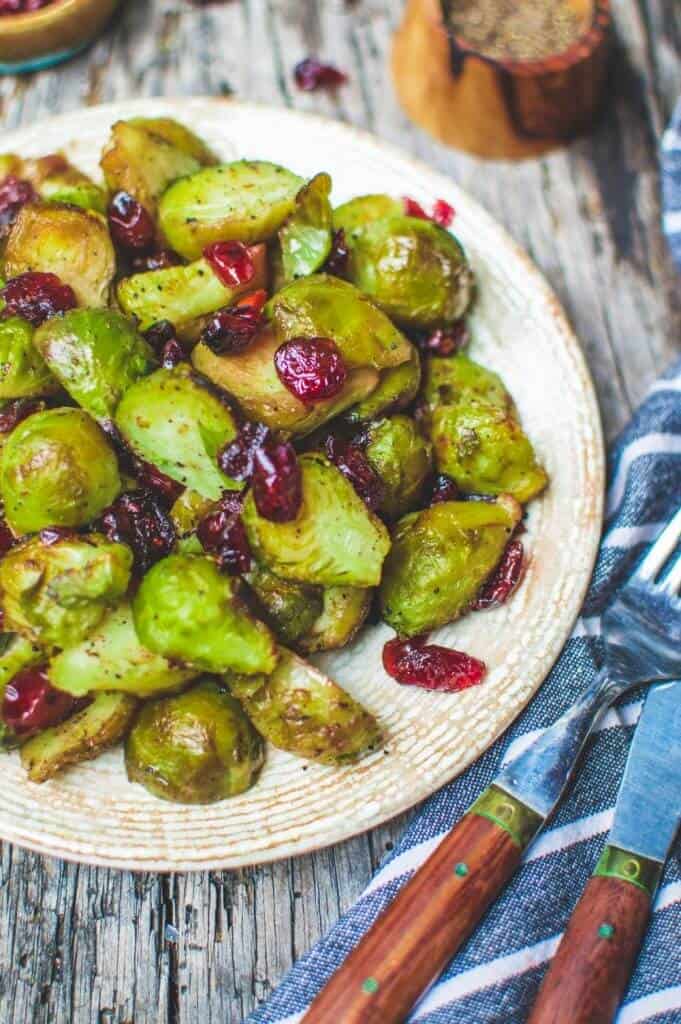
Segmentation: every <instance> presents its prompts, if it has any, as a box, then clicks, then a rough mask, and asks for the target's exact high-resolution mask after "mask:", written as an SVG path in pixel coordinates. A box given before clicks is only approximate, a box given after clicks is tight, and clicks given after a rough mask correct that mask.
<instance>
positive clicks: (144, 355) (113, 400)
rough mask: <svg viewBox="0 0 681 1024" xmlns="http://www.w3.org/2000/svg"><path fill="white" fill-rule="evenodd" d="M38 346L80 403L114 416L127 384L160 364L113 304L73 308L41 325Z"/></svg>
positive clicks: (94, 413) (97, 413)
mask: <svg viewBox="0 0 681 1024" xmlns="http://www.w3.org/2000/svg"><path fill="white" fill-rule="evenodd" d="M33 343H34V345H35V348H36V349H37V350H38V352H39V353H40V355H41V356H42V357H43V359H44V360H45V362H46V364H47V366H48V367H49V369H50V370H51V371H52V373H53V374H54V376H55V377H56V378H57V379H58V380H59V381H60V382H61V384H62V386H63V387H64V388H65V389H66V391H68V393H69V394H70V395H71V398H73V399H75V401H76V402H78V404H79V405H80V406H81V407H82V408H83V409H85V411H86V412H89V413H90V415H91V416H94V417H95V418H96V419H100V420H102V419H110V418H111V417H112V416H113V414H114V411H115V409H116V406H117V405H118V403H119V402H120V400H121V398H122V397H123V395H124V394H125V392H126V391H127V389H128V388H129V387H130V386H131V385H132V384H134V383H135V381H136V380H138V379H139V378H140V377H144V376H145V375H146V374H148V373H151V371H152V370H153V369H155V367H156V366H157V362H156V359H155V357H154V352H153V349H152V348H151V346H150V345H148V344H147V342H146V341H145V340H144V338H142V337H141V335H140V334H138V332H137V330H136V329H135V327H134V326H133V325H132V324H131V323H130V321H129V320H126V319H125V317H123V316H121V314H120V313H115V312H114V311H113V310H111V309H72V310H69V312H68V313H64V315H63V316H58V317H51V318H50V319H49V320H46V321H45V323H44V324H43V325H42V326H41V327H39V328H38V330H37V331H36V333H35V337H34V339H33Z"/></svg>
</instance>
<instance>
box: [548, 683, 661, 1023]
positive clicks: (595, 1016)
mask: <svg viewBox="0 0 681 1024" xmlns="http://www.w3.org/2000/svg"><path fill="white" fill-rule="evenodd" d="M680 821H681V682H671V683H660V684H659V685H657V686H655V687H653V688H652V690H651V691H650V693H649V695H648V698H647V700H646V702H645V705H644V708H643V713H642V715H641V719H640V722H639V724H638V728H637V729H636V733H635V735H634V739H633V742H632V744H631V749H630V752H629V757H628V759H627V764H626V768H625V771H624V778H623V780H622V785H621V788H620V792H619V797H618V799H617V806H616V808H615V821H614V824H613V828H612V831H611V833H610V836H609V838H608V842H607V845H606V846H605V849H604V850H603V853H602V854H601V856H600V859H599V861H598V864H597V865H596V869H595V871H594V873H593V875H592V877H591V879H590V880H589V882H588V883H587V886H586V888H585V889H584V892H583V894H582V897H581V899H580V900H579V903H578V904H577V906H576V908H575V911H574V913H573V915H572V917H571V918H570V921H569V924H568V927H567V929H566V931H565V934H564V936H563V939H562V941H561V943H560V946H559V947H558V950H557V952H556V955H555V957H554V959H553V962H552V964H551V966H550V968H549V971H548V973H547V975H546V977H545V978H544V982H543V984H542V987H541V989H540V992H539V996H538V998H537V1002H536V1003H535V1005H534V1009H533V1011H532V1013H531V1015H530V1018H529V1021H528V1024H610V1022H611V1021H612V1020H613V1019H614V1016H615V1014H616V1012H617V1007H618V1006H619V1003H620V1002H621V999H622V996H623V995H624V992H625V989H626V987H627V982H628V980H629V977H630V975H631V972H632V970H633V968H634V963H635V961H636V956H637V953H638V950H639V947H640V945H641V942H642V940H643V936H644V934H645V931H646V927H647V924H648V919H649V916H650V909H651V904H652V900H653V897H654V895H655V890H656V889H657V885H658V882H659V880H660V877H661V876H662V870H663V868H664V863H665V861H666V859H667V856H668V854H669V851H670V848H671V845H672V843H673V841H674V837H675V835H676V832H677V830H678V827H679V822H680Z"/></svg>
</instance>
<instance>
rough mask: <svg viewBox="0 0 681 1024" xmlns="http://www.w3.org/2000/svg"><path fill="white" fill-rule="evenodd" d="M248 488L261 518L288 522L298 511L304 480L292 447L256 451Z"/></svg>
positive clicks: (287, 445) (283, 445)
mask: <svg viewBox="0 0 681 1024" xmlns="http://www.w3.org/2000/svg"><path fill="white" fill-rule="evenodd" d="M253 463H254V464H253V475H252V477H251V486H252V488H253V498H254V500H255V507H256V508H257V510H258V512H259V513H260V515H261V516H262V517H263V518H264V519H269V520H271V521H272V522H274V523H289V522H291V521H292V520H293V519H295V518H296V516H297V515H298V513H299V512H300V507H301V505H302V502H303V481H302V474H301V471H300V465H299V463H298V457H297V455H296V451H295V448H294V447H293V445H292V444H289V443H288V442H285V443H283V444H274V443H271V444H268V445H266V446H265V447H262V448H257V449H256V451H255V455H254V459H253Z"/></svg>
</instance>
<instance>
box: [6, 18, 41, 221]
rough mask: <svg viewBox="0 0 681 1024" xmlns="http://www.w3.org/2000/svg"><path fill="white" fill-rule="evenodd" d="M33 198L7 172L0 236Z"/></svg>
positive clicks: (28, 187) (28, 185)
mask: <svg viewBox="0 0 681 1024" xmlns="http://www.w3.org/2000/svg"><path fill="white" fill-rule="evenodd" d="M0 13H2V12H0ZM34 199H37V196H36V193H35V190H34V188H33V186H32V185H31V183H30V181H24V180H23V178H17V177H16V176H15V175H14V174H8V175H7V177H6V178H5V179H4V180H3V181H1V182H0V238H3V237H4V236H5V235H7V234H8V233H9V229H10V228H11V226H12V224H14V221H15V220H16V219H17V216H18V215H19V210H20V209H21V207H22V206H24V205H25V204H26V203H30V202H32V201H33V200H34Z"/></svg>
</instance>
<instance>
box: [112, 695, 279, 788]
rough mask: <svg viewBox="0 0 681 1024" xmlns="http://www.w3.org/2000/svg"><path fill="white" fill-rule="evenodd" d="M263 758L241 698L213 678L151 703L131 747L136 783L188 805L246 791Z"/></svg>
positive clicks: (128, 750) (135, 729)
mask: <svg viewBox="0 0 681 1024" xmlns="http://www.w3.org/2000/svg"><path fill="white" fill-rule="evenodd" d="M263 761H264V748H263V743H262V740H261V739H260V737H259V736H258V734H257V732H256V731H255V729H254V728H253V726H252V725H251V723H250V722H249V721H248V719H247V718H246V716H245V714H244V713H243V711H242V710H241V707H240V706H239V704H238V702H237V701H236V700H234V698H233V697H232V696H230V694H229V693H228V692H227V691H226V689H225V688H224V687H222V686H220V685H219V684H217V683H215V682H213V681H212V680H208V679H206V680H204V681H202V682H200V683H198V684H197V685H196V686H194V687H192V689H191V690H189V691H188V692H187V693H183V694H180V696H178V697H164V698H162V699H161V700H155V701H152V702H151V703H149V704H147V705H145V707H143V708H142V710H141V712H140V714H139V716H138V718H137V721H136V722H135V724H134V725H133V727H132V729H131V731H130V734H129V736H128V740H127V743H126V745H125V764H126V768H127V771H128V778H129V779H130V781H131V782H140V783H141V784H142V785H143V786H145V787H146V788H147V789H148V790H149V792H150V793H153V794H154V795H155V796H158V797H160V798H161V799H162V800H174V801H177V802H178V803H182V804H210V803H215V802H216V801H217V800H225V799H226V798H227V797H230V796H236V795H237V793H243V792H244V791H245V790H247V789H249V788H250V787H251V786H252V785H253V783H254V782H255V780H256V778H257V776H258V773H259V771H260V768H261V767H262V763H263Z"/></svg>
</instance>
